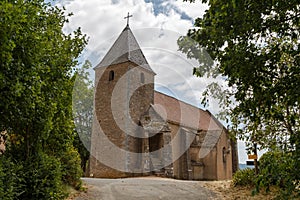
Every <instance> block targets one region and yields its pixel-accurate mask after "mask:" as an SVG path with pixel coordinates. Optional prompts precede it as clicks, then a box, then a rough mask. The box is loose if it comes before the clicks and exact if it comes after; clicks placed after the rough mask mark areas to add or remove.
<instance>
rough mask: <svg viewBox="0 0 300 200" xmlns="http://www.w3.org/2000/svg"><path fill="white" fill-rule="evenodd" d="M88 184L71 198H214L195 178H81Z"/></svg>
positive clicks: (133, 199) (119, 199)
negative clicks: (185, 179) (187, 179)
mask: <svg viewBox="0 0 300 200" xmlns="http://www.w3.org/2000/svg"><path fill="white" fill-rule="evenodd" d="M82 180H83V182H84V183H85V184H86V185H87V186H88V190H87V192H86V193H82V194H80V195H79V196H77V197H76V198H75V200H87V199H89V200H92V199H100V200H139V199H142V200H157V199H163V200H169V199H170V200H177V199H179V200H180V199H184V200H205V199H218V196H217V195H216V194H215V193H213V192H212V191H210V190H208V189H206V188H203V187H201V184H200V183H199V182H198V181H183V180H174V179H166V178H157V177H144V178H126V179H98V178H83V179H82Z"/></svg>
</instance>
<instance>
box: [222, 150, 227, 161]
mask: <svg viewBox="0 0 300 200" xmlns="http://www.w3.org/2000/svg"><path fill="white" fill-rule="evenodd" d="M222 154H223V162H224V163H225V162H226V154H227V152H226V148H225V147H223V150H222Z"/></svg>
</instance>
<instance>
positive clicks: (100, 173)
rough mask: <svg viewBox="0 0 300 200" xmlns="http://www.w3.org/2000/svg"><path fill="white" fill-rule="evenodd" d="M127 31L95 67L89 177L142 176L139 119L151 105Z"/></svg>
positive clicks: (141, 59) (150, 87)
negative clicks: (135, 174) (140, 174)
mask: <svg viewBox="0 0 300 200" xmlns="http://www.w3.org/2000/svg"><path fill="white" fill-rule="evenodd" d="M129 17H130V16H129V15H128V16H127V17H126V18H127V25H126V27H125V28H124V29H123V31H122V32H121V34H120V35H119V37H118V38H117V40H116V41H115V43H114V44H113V45H112V47H111V48H110V50H109V51H108V52H107V54H106V55H105V56H104V58H103V59H102V61H101V62H100V63H99V64H98V65H97V66H96V67H95V94H94V108H95V109H94V121H93V132H92V137H91V157H90V166H89V174H90V175H91V176H94V177H103V178H121V177H128V176H133V174H134V173H144V168H145V159H144V158H143V156H141V153H143V152H145V145H144V141H145V139H144V138H145V135H144V134H145V132H144V130H143V128H142V127H141V124H140V117H141V116H142V115H143V114H144V113H145V112H147V110H148V109H149V107H150V105H151V104H153V103H154V102H153V101H154V76H155V73H154V72H153V70H152V69H151V67H150V66H149V64H148V62H147V60H146V58H145V56H144V54H143V52H142V50H141V48H140V46H139V44H138V42H137V40H136V39H135V37H134V35H133V33H132V31H131V29H130V27H129Z"/></svg>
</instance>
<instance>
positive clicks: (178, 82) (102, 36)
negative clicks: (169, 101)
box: [50, 0, 247, 163]
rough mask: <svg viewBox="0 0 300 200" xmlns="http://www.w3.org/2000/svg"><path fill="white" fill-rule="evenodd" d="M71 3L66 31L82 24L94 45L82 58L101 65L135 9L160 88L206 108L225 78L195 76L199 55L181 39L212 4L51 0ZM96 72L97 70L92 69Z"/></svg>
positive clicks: (213, 107) (135, 24)
mask: <svg viewBox="0 0 300 200" xmlns="http://www.w3.org/2000/svg"><path fill="white" fill-rule="evenodd" d="M50 2H51V3H52V4H56V5H58V6H65V8H66V12H72V13H73V14H74V15H73V16H72V17H71V18H70V23H69V24H68V25H67V26H65V28H64V29H65V31H66V32H70V31H72V30H75V29H76V28H77V27H81V28H82V31H83V32H84V33H85V34H87V35H88V37H89V44H88V46H87V47H86V49H85V51H84V54H83V55H82V57H81V60H82V61H83V60H85V59H88V60H90V61H91V62H92V63H93V65H94V67H95V65H96V64H98V63H99V62H100V61H101V59H102V58H103V56H104V55H105V53H106V52H107V51H108V49H109V48H110V47H111V45H112V44H113V42H114V41H115V40H116V38H117V37H118V35H119V34H120V33H121V31H122V30H123V28H124V27H125V25H126V20H125V19H124V17H125V16H126V15H127V12H130V13H131V14H132V15H133V17H132V18H130V27H131V30H132V31H133V33H134V35H135V36H136V39H137V40H138V42H139V44H140V46H141V48H142V50H143V52H144V54H145V56H146V59H147V60H148V62H149V64H150V66H151V67H152V69H153V70H154V71H155V72H156V74H157V75H156V77H155V84H156V90H159V91H161V92H165V93H168V94H171V95H172V96H175V97H176V98H178V99H181V100H183V101H185V102H188V103H190V104H193V105H196V106H198V107H201V105H200V101H201V94H202V92H203V91H204V89H205V87H206V85H208V84H209V83H211V82H212V81H217V82H219V83H220V84H222V85H224V86H225V85H226V84H225V83H224V80H223V79H222V78H219V79H212V78H197V77H194V76H193V75H192V69H193V67H195V66H197V64H198V63H197V62H196V61H195V60H189V59H187V58H186V56H185V55H184V54H182V53H180V52H179V51H178V46H177V43H176V42H177V39H178V38H179V37H180V36H182V35H185V34H186V33H187V31H188V29H190V28H193V21H194V19H195V18H197V17H201V16H202V15H203V14H204V12H205V10H206V9H207V8H208V6H207V5H204V4H201V3H200V1H196V3H188V2H183V0H57V1H50ZM91 71H92V70H91ZM207 109H208V110H210V111H211V112H212V113H214V114H216V113H217V112H218V111H219V105H218V103H217V102H216V101H212V103H211V104H210V106H209V107H208V108H207ZM246 157H247V156H246V152H245V145H244V143H243V142H239V160H240V162H242V163H244V162H245V161H246V160H247V158H246Z"/></svg>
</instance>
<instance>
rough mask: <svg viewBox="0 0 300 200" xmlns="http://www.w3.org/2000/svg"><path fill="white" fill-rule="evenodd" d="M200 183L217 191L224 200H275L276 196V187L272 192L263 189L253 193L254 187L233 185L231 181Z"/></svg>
mask: <svg viewBox="0 0 300 200" xmlns="http://www.w3.org/2000/svg"><path fill="white" fill-rule="evenodd" d="M199 183H200V185H201V186H202V187H205V188H208V189H210V190H212V191H214V192H215V193H217V194H218V195H219V197H220V198H221V199H224V200H232V199H233V200H238V199H239V200H244V199H246V200H247V199H250V200H273V199H275V196H276V190H275V189H272V190H271V192H270V193H265V192H263V191H261V192H260V193H259V194H256V195H252V191H253V187H249V186H247V187H241V186H238V187H233V186H232V182H231V181H201V182H199Z"/></svg>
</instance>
